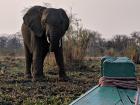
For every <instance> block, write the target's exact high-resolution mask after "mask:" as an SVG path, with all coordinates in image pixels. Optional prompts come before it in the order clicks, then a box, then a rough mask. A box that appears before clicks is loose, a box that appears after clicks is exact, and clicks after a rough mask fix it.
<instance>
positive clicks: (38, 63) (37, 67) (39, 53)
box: [32, 48, 47, 81]
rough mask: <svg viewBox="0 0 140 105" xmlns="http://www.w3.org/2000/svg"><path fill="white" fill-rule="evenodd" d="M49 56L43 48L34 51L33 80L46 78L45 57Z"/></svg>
mask: <svg viewBox="0 0 140 105" xmlns="http://www.w3.org/2000/svg"><path fill="white" fill-rule="evenodd" d="M46 54H47V51H46V50H43V49H42V48H38V49H37V50H36V51H34V54H33V71H32V72H33V73H32V76H33V80H34V81H36V80H40V79H41V78H44V74H43V62H44V59H45V56H46Z"/></svg>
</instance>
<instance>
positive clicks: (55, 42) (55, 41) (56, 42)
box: [50, 35, 62, 51]
mask: <svg viewBox="0 0 140 105" xmlns="http://www.w3.org/2000/svg"><path fill="white" fill-rule="evenodd" d="M61 45H62V42H61V38H59V37H58V36H57V35H50V48H51V51H55V50H57V49H58V48H59V47H61Z"/></svg>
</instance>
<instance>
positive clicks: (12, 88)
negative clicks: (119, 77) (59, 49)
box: [0, 57, 100, 105]
mask: <svg viewBox="0 0 140 105" xmlns="http://www.w3.org/2000/svg"><path fill="white" fill-rule="evenodd" d="M7 59H8V60H7ZM11 59H12V58H7V57H3V58H1V59H0V62H1V64H2V63H3V62H6V63H4V64H5V66H7V67H6V69H3V70H4V72H3V73H1V72H0V105H68V104H69V103H70V102H72V101H73V100H74V99H76V98H78V97H79V96H80V95H81V94H83V93H85V92H86V91H87V90H89V89H90V88H91V87H93V86H94V85H96V84H97V82H98V79H99V77H100V75H99V72H100V61H99V60H93V61H82V62H81V63H79V62H78V63H77V62H73V63H70V64H66V70H67V74H68V76H69V77H70V80H69V81H68V82H63V81H59V80H58V68H57V67H56V66H55V63H54V64H49V66H50V68H48V67H47V65H48V63H44V65H45V66H46V67H47V68H44V69H45V70H44V72H45V75H46V79H45V80H44V81H41V82H31V80H26V79H24V69H25V66H24V63H25V60H24V59H23V58H14V59H13V60H11ZM51 65H54V66H51ZM1 67H2V66H1ZM0 70H2V69H0Z"/></svg>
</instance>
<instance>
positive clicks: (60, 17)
mask: <svg viewBox="0 0 140 105" xmlns="http://www.w3.org/2000/svg"><path fill="white" fill-rule="evenodd" d="M23 19H24V23H25V24H26V25H27V26H28V27H29V28H30V29H31V30H32V31H33V32H34V34H35V35H36V36H37V37H42V36H43V35H46V38H47V39H48V42H49V43H50V45H51V49H52V50H55V49H57V48H59V47H60V46H61V43H62V42H61V40H62V36H63V35H64V34H65V32H66V30H67V29H68V27H69V18H68V16H67V15H66V13H65V11H64V10H63V9H54V8H45V7H41V6H35V7H33V8H31V9H29V10H28V12H27V13H26V14H25V16H24V18H23Z"/></svg>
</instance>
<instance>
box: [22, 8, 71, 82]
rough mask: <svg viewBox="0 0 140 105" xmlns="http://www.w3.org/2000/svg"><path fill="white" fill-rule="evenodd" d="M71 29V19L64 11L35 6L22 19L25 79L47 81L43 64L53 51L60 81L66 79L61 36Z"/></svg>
mask: <svg viewBox="0 0 140 105" xmlns="http://www.w3.org/2000/svg"><path fill="white" fill-rule="evenodd" d="M68 27H69V18H68V16H67V14H66V12H65V11H64V10H63V9H61V8H60V9H55V8H46V7H43V6H33V7H31V8H30V9H29V10H28V11H27V12H26V14H25V15H24V16H23V24H22V27H21V32H22V36H23V41H24V48H25V58H26V70H25V77H26V78H32V79H33V80H40V79H41V78H44V74H43V62H44V59H45V56H46V54H47V53H48V52H49V51H50V50H51V51H52V52H54V55H55V59H56V63H57V65H58V67H59V78H60V79H63V80H66V79H67V76H66V73H65V69H64V61H63V47H62V37H63V36H64V34H65V32H66V31H67V29H68Z"/></svg>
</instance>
